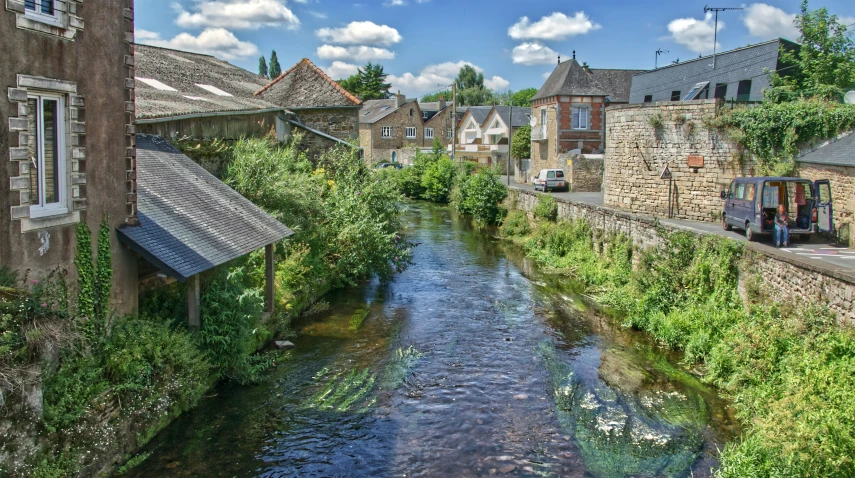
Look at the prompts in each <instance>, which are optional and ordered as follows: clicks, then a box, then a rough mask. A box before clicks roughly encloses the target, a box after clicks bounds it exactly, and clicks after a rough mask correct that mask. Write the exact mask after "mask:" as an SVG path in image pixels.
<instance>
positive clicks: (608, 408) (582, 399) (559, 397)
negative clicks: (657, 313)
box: [539, 343, 708, 477]
mask: <svg viewBox="0 0 855 478" xmlns="http://www.w3.org/2000/svg"><path fill="white" fill-rule="evenodd" d="M539 352H540V354H541V357H542V358H543V361H544V363H545V366H546V369H547V370H548V372H549V376H550V380H551V382H552V386H553V389H554V399H555V409H556V415H557V418H558V421H559V423H560V424H561V427H562V428H563V429H564V430H566V431H567V432H569V433H571V434H572V435H573V436H574V438H575V439H576V443H577V444H578V446H579V449H580V451H581V455H582V459H583V460H584V462H585V466H586V467H587V469H588V471H590V472H591V473H593V474H594V475H596V476H601V477H629V476H667V477H679V476H683V475H685V474H686V473H687V472H688V471H689V470H690V468H691V466H692V463H694V461H695V459H696V458H697V456H698V454H699V453H700V450H701V447H702V445H703V437H702V433H701V432H702V431H703V429H704V428H705V427H706V421H707V414H708V412H707V408H706V404H705V402H704V401H703V399H702V398H701V397H699V396H698V395H696V394H691V395H686V394H684V393H681V392H679V391H676V390H674V391H663V390H653V389H651V390H644V389H643V388H641V387H640V385H641V380H643V378H639V374H641V375H644V374H643V372H640V371H639V370H631V371H630V372H629V373H626V374H622V375H621V377H625V376H628V377H631V378H633V379H635V380H637V381H635V382H634V383H632V381H630V383H629V384H626V386H624V387H623V388H617V387H613V386H611V385H610V384H608V383H607V382H604V383H603V384H601V385H598V386H595V387H593V388H591V387H588V386H587V385H586V384H585V383H583V382H582V381H581V380H579V379H578V377H576V375H575V373H574V372H573V370H572V369H571V368H570V367H569V366H568V365H567V364H566V363H564V362H563V361H562V360H561V358H560V357H559V356H558V354H557V352H556V350H555V347H554V345H552V344H550V343H543V344H541V346H540V347H539ZM610 352H613V351H607V352H605V353H610ZM604 360H614V359H611V358H610V359H604ZM617 360H619V361H623V360H621V358H618V359H617ZM613 378H614V376H613Z"/></svg>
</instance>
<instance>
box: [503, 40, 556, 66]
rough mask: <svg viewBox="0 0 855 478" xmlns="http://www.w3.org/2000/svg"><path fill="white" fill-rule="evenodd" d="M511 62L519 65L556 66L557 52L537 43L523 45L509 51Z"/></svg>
mask: <svg viewBox="0 0 855 478" xmlns="http://www.w3.org/2000/svg"><path fill="white" fill-rule="evenodd" d="M511 60H513V62H514V63H519V64H521V65H550V64H558V52H556V51H555V50H553V49H552V48H549V47H548V46H546V45H541V44H540V43H537V42H532V43H523V44H521V45H517V46H515V47H514V49H513V51H511Z"/></svg>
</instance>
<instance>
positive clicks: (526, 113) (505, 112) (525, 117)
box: [481, 106, 531, 128]
mask: <svg viewBox="0 0 855 478" xmlns="http://www.w3.org/2000/svg"><path fill="white" fill-rule="evenodd" d="M496 112H497V113H499V117H500V118H502V121H503V122H504V123H505V124H509V118H508V117H509V116H510V114H511V107H510V106H496ZM513 121H514V122H513V124H512V125H511V128H519V127H520V126H525V125H527V124H529V121H531V108H523V107H521V106H514V118H513ZM481 124H482V125H483V122H482V123H481Z"/></svg>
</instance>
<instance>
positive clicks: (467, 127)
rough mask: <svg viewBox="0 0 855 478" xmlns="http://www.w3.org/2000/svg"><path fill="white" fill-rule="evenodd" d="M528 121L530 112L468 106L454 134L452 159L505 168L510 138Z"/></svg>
mask: <svg viewBox="0 0 855 478" xmlns="http://www.w3.org/2000/svg"><path fill="white" fill-rule="evenodd" d="M511 115H513V118H511ZM530 121H531V108H523V107H513V108H511V107H510V106H470V107H469V108H468V109H467V110H466V112H465V113H464V114H463V117H462V118H461V120H460V125H459V127H458V130H457V142H456V144H455V149H456V151H455V157H456V158H458V159H463V160H469V161H475V162H478V163H479V164H483V165H493V164H499V165H500V166H502V167H505V166H506V160H507V158H508V154H509V153H510V143H509V138H510V137H511V136H512V135H513V134H514V133H515V132H516V131H517V130H518V129H519V128H521V127H523V126H525V125H527V124H529V122H530ZM449 151H451V147H450V146H449Z"/></svg>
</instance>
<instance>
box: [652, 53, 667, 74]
mask: <svg viewBox="0 0 855 478" xmlns="http://www.w3.org/2000/svg"><path fill="white" fill-rule="evenodd" d="M663 53H671V52H670V51H668V50H663V49H661V48H660V49H658V50H656V62H655V63H653V69H654V70H655V69H656V68H659V55H661V54H663Z"/></svg>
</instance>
